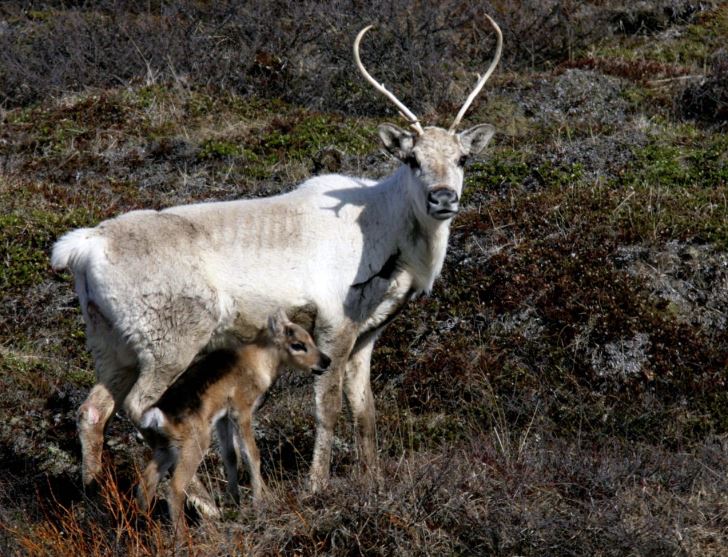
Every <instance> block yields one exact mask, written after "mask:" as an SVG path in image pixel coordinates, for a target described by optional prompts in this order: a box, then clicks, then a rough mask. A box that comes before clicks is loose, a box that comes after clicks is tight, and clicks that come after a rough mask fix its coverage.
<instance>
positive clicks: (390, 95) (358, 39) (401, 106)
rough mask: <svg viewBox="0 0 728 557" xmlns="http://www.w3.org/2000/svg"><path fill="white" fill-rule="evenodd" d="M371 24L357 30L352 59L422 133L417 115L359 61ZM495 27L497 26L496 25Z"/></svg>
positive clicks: (368, 79)
mask: <svg viewBox="0 0 728 557" xmlns="http://www.w3.org/2000/svg"><path fill="white" fill-rule="evenodd" d="M372 27H373V25H368V26H367V27H364V29H362V30H361V31H359V34H358V35H357V36H356V40H355V41H354V60H356V66H357V67H358V68H359V71H360V72H361V73H362V75H363V76H364V78H365V79H366V80H367V81H368V82H369V83H371V84H372V85H374V88H375V89H376V90H377V91H379V92H380V93H382V94H383V95H384V96H385V97H387V98H388V99H389V100H390V101H392V102H393V103H394V105H395V106H396V107H397V109H398V110H399V113H400V114H401V115H402V116H403V117H404V118H405V119H407V120H409V123H410V126H412V127H413V128H414V130H415V131H416V132H417V133H418V134H422V133H424V131H425V130H423V129H422V126H421V125H420V122H419V120H418V119H417V116H415V115H414V114H413V113H412V111H411V110H410V109H409V108H407V107H406V106H405V105H404V104H403V103H402V102H401V101H400V100H399V99H398V98H397V97H395V96H394V94H393V93H392V92H391V91H388V90H387V88H386V87H385V86H384V85H383V84H381V83H379V82H378V81H377V80H376V79H374V78H373V77H372V76H371V75H370V74H369V72H368V71H367V70H366V68H365V67H364V64H362V63H361V58H360V57H359V43H360V42H361V39H362V37H363V36H364V34H365V33H366V32H367V31H369V29H371V28H372ZM496 27H497V26H496Z"/></svg>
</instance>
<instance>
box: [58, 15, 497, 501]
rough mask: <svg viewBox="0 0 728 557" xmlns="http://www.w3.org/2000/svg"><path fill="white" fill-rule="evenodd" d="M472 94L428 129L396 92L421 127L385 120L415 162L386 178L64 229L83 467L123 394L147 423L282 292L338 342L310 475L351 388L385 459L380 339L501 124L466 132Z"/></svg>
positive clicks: (424, 282)
mask: <svg viewBox="0 0 728 557" xmlns="http://www.w3.org/2000/svg"><path fill="white" fill-rule="evenodd" d="M489 19H490V18H489ZM490 21H491V23H492V24H493V26H494V28H495V29H496V31H497V34H498V48H497V54H496V57H495V59H494V61H493V62H492V64H491V67H490V68H489V70H488V72H486V74H485V75H484V76H483V78H482V79H481V80H480V81H479V83H478V85H477V86H476V89H475V91H474V93H477V91H479V89H480V88H481V87H482V85H483V83H484V82H485V79H487V77H488V76H489V75H490V73H491V72H492V71H493V69H494V68H495V65H496V64H497V62H498V58H499V56H500V51H501V44H502V37H501V33H500V30H499V29H498V26H497V25H496V24H495V22H493V21H492V20H490ZM367 29H368V28H367ZM364 32H366V29H364V30H363V31H362V32H361V33H360V34H359V36H358V37H357V39H356V41H355V47H354V51H355V58H356V61H357V65H358V66H359V68H360V70H361V71H362V73H363V74H364V75H365V77H366V78H367V79H368V80H370V81H371V82H372V83H374V84H375V86H376V87H377V88H378V89H379V90H380V91H382V92H384V93H385V94H386V95H387V96H389V97H390V98H393V95H391V93H389V92H388V91H386V90H384V88H383V86H381V85H379V84H378V83H377V82H376V81H375V80H373V78H371V76H370V75H369V74H368V73H367V72H366V70H365V69H364V67H363V65H362V64H361V62H360V60H359V54H358V49H359V42H360V41H361V38H362V36H363V34H364ZM473 96H474V95H471V97H470V98H469V100H468V101H467V102H466V104H465V106H463V108H462V109H461V111H460V114H458V118H457V119H456V121H455V123H454V124H453V126H452V127H451V129H450V130H444V129H442V128H437V127H425V128H424V129H423V128H422V127H421V125H420V124H419V122H417V119H416V117H414V115H413V114H412V113H411V112H409V110H407V109H406V107H404V105H402V103H400V102H399V101H397V106H398V108H400V110H401V111H402V112H403V114H404V115H405V116H406V117H407V118H408V119H409V120H410V123H411V125H412V127H413V128H414V133H411V132H407V131H405V130H402V129H400V128H398V127H396V126H393V125H390V124H383V125H382V126H380V128H379V136H380V138H381V139H382V142H383V143H384V146H385V147H386V148H387V149H388V150H389V151H390V152H391V153H392V154H394V155H395V156H396V157H398V158H399V159H400V160H401V161H403V162H404V163H405V164H404V165H402V166H401V167H400V168H399V169H398V170H397V171H396V172H395V173H394V174H392V175H391V176H389V177H387V178H384V179H383V180H381V181H380V182H374V181H371V180H366V179H362V178H353V177H349V176H340V175H329V176H320V177H316V178H312V179H310V180H308V181H306V182H305V183H304V184H302V185H301V186H300V187H299V188H298V189H296V190H294V191H292V192H290V193H287V194H284V195H279V196H275V197H270V198H267V199H254V200H242V201H232V202H222V203H202V204H194V205H184V206H179V207H172V208H170V209H166V210H163V211H133V212H131V213H127V214H124V215H121V216H119V217H117V218H114V219H110V220H107V221H104V222H102V223H101V224H99V225H98V226H96V227H95V228H84V229H79V230H74V231H72V232H69V233H68V234H66V235H65V236H63V237H62V238H61V239H60V240H59V241H58V242H57V243H56V245H55V246H54V248H53V254H52V258H51V262H52V265H53V267H54V268H56V269H62V268H69V269H70V270H71V271H72V273H73V275H74V279H75V287H76V292H77V294H78V297H79V301H80V304H81V310H82V312H83V316H84V319H85V321H86V326H87V339H88V346H89V348H90V350H91V351H92V353H93V356H94V360H95V365H96V375H97V384H96V385H95V386H94V387H93V389H92V390H91V392H90V394H89V396H88V398H87V399H86V401H85V402H84V403H83V405H82V406H81V408H80V411H79V432H80V437H81V442H82V448H83V478H84V482H85V483H90V482H92V481H93V480H94V479H95V478H97V477H98V475H99V473H100V470H101V447H102V444H103V430H104V426H105V424H106V422H107V420H108V419H109V417H110V416H111V415H112V414H113V413H114V410H115V409H116V408H119V407H122V406H123V407H124V408H125V409H126V410H127V412H128V413H129V415H130V416H131V418H132V419H133V420H134V421H135V422H136V423H139V420H140V418H141V416H142V414H143V413H144V411H145V410H146V409H147V408H148V407H149V406H150V405H152V404H153V403H154V402H155V401H156V400H157V399H158V398H159V397H160V395H161V394H162V393H163V392H164V391H165V390H166V389H167V387H168V386H169V385H170V384H171V383H172V382H173V381H174V380H175V379H176V377H177V376H178V375H180V374H181V373H182V372H184V370H185V369H186V368H187V367H188V366H189V365H190V363H191V362H192V361H193V359H194V358H195V356H197V355H198V354H199V353H201V352H203V351H206V350H211V349H214V348H219V347H225V346H230V345H232V344H234V343H235V342H238V341H239V340H240V339H242V340H250V339H252V338H254V337H255V336H256V334H257V332H258V331H259V330H261V329H262V328H264V327H265V324H266V319H267V316H268V315H269V314H270V313H271V312H272V311H273V310H275V309H276V308H278V307H282V308H283V309H284V310H285V311H286V313H287V314H288V315H290V316H292V319H293V320H294V321H297V322H299V323H301V324H303V325H305V326H306V327H309V328H310V329H311V330H313V333H314V337H315V338H316V341H317V344H318V346H319V347H320V348H321V350H322V351H324V352H325V353H327V354H328V355H329V356H331V358H332V365H331V369H330V371H329V372H327V373H325V374H323V375H321V376H320V377H319V378H318V379H317V381H316V385H315V392H316V417H317V431H316V442H315V447H314V457H313V463H312V467H311V472H310V475H311V482H312V488H313V489H317V488H319V487H321V486H322V485H323V484H324V483H325V482H326V480H327V478H328V475H329V462H330V454H331V444H332V440H333V430H334V425H335V423H336V420H337V418H338V415H339V413H340V411H341V404H342V390H343V391H344V392H345V393H346V396H347V399H348V401H349V404H350V407H351V411H352V415H353V418H354V421H355V423H356V432H357V447H358V449H359V451H360V458H361V460H362V462H363V464H364V465H365V466H366V467H372V466H374V465H375V460H376V445H375V421H374V400H373V397H372V391H371V386H370V380H369V362H370V357H371V353H372V348H373V346H374V341H375V340H376V338H377V336H378V334H379V332H380V331H381V329H382V328H383V327H384V326H385V325H386V324H387V323H388V322H389V321H390V320H391V319H392V318H393V317H394V316H395V315H396V314H397V313H398V312H399V311H400V310H401V309H402V307H403V306H404V305H405V304H406V302H407V301H408V300H410V299H411V298H412V297H413V296H416V295H417V294H419V293H421V292H429V291H430V289H431V288H432V285H433V282H434V281H435V279H436V278H437V276H438V275H439V274H440V271H441V269H442V265H443V261H444V259H445V253H446V250H447V244H448V236H449V231H450V222H451V218H452V217H453V216H454V215H455V214H456V213H457V211H458V209H459V200H460V196H461V193H462V187H463V165H464V162H465V158H466V157H467V156H469V155H472V154H476V153H479V152H480V151H482V150H483V149H484V148H485V146H486V145H487V143H488V141H489V140H490V139H491V137H492V136H493V133H494V129H493V127H492V126H490V125H487V124H485V125H479V126H475V127H473V128H470V129H469V130H466V131H464V132H461V133H459V134H456V133H455V132H454V127H455V126H456V125H457V124H458V122H459V119H460V118H461V117H462V114H464V112H465V110H466V109H467V107H468V105H469V103H470V102H471V101H472V98H473ZM403 108H404V110H402V109H403Z"/></svg>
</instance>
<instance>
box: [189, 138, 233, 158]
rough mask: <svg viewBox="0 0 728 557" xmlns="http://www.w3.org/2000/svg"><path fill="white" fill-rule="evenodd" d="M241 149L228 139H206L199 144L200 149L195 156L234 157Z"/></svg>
mask: <svg viewBox="0 0 728 557" xmlns="http://www.w3.org/2000/svg"><path fill="white" fill-rule="evenodd" d="M240 152H241V149H240V147H238V146H237V145H236V144H235V143H231V142H229V141H222V140H215V139H208V140H206V141H203V142H202V144H201V145H200V151H199V153H198V155H197V157H198V158H199V159H200V160H208V159H225V158H229V157H236V156H238V155H239V154H240Z"/></svg>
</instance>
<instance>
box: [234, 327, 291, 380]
mask: <svg viewBox="0 0 728 557" xmlns="http://www.w3.org/2000/svg"><path fill="white" fill-rule="evenodd" d="M240 357H241V358H243V359H244V361H245V365H246V367H248V368H250V369H254V370H255V375H256V377H259V378H260V379H261V381H262V384H261V387H262V388H263V389H267V388H268V387H269V386H270V385H272V384H273V382H274V381H275V380H276V378H277V377H278V373H279V372H280V369H281V367H282V365H281V354H280V348H278V346H277V345H276V344H275V343H274V342H273V340H272V339H271V337H270V333H269V332H268V328H267V327H266V328H264V329H262V330H261V331H260V332H259V333H258V335H257V336H256V337H255V340H253V341H252V342H251V343H249V344H245V345H243V346H242V348H240Z"/></svg>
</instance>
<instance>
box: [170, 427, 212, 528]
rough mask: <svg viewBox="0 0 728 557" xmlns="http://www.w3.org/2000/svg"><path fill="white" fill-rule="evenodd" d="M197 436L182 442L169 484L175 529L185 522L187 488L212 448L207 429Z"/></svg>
mask: <svg viewBox="0 0 728 557" xmlns="http://www.w3.org/2000/svg"><path fill="white" fill-rule="evenodd" d="M196 433H197V434H196V435H190V437H189V438H187V439H185V440H184V441H183V442H182V446H181V447H180V451H179V456H178V459H177V466H176V467H175V469H174V473H173V474H172V479H171V480H170V483H169V495H168V498H167V503H168V504H169V514H170V517H171V518H172V524H173V525H174V526H175V529H176V528H177V527H179V526H180V525H181V524H182V522H183V520H184V503H185V495H186V492H187V488H188V486H189V485H190V482H191V481H192V479H193V478H194V477H195V473H196V472H197V468H199V466H200V463H201V462H202V459H203V457H204V456H205V453H206V452H207V449H208V448H209V447H210V432H209V430H208V429H207V428H206V427H205V428H201V429H199V430H197V432H196Z"/></svg>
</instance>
